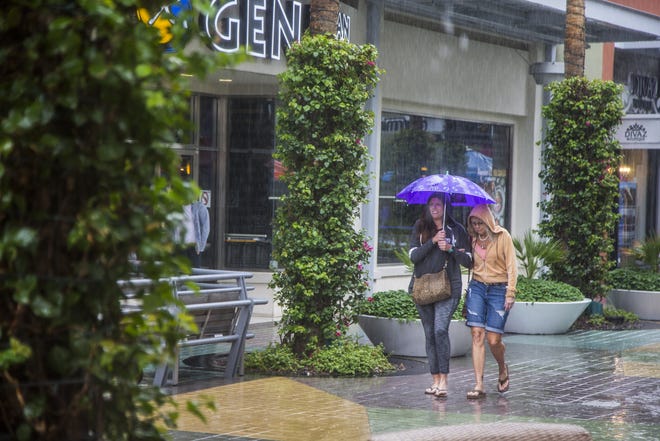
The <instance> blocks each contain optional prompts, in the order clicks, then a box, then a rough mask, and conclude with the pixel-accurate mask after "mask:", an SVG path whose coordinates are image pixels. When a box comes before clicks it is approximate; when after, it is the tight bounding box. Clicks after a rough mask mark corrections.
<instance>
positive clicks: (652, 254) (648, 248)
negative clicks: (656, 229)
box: [633, 234, 660, 273]
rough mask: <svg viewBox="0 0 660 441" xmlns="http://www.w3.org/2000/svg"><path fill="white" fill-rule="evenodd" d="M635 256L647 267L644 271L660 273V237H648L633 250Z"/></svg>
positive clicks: (653, 235) (654, 235)
mask: <svg viewBox="0 0 660 441" xmlns="http://www.w3.org/2000/svg"><path fill="white" fill-rule="evenodd" d="M633 255H634V256H635V259H637V260H639V261H641V262H643V264H644V265H646V268H644V269H647V270H649V271H652V272H655V273H658V272H660V266H659V263H660V237H659V236H657V235H656V234H652V235H650V236H648V237H647V238H646V239H645V240H644V242H642V243H641V244H640V245H639V246H637V247H635V248H633Z"/></svg>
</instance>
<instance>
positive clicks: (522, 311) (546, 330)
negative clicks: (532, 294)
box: [504, 298, 591, 334]
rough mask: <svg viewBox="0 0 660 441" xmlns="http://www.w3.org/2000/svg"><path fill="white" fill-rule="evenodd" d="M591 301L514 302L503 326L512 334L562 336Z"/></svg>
mask: <svg viewBox="0 0 660 441" xmlns="http://www.w3.org/2000/svg"><path fill="white" fill-rule="evenodd" d="M590 303H591V299H587V298H585V299H584V300H580V301H578V302H518V301H517V302H516V303H515V305H514V307H513V309H512V310H511V312H509V318H508V319H507V321H506V325H505V326H504V332H509V333H514V334H564V333H565V332H567V331H568V330H569V329H570V327H571V326H572V325H573V323H575V320H577V319H578V317H580V315H581V314H582V313H583V312H584V310H585V309H587V306H589V304H590Z"/></svg>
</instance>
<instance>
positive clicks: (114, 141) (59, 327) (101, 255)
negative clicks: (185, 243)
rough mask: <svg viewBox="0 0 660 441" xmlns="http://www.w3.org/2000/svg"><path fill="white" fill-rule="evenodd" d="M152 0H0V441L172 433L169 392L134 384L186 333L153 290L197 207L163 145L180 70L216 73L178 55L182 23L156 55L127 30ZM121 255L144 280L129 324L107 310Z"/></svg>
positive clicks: (148, 35)
mask: <svg viewBox="0 0 660 441" xmlns="http://www.w3.org/2000/svg"><path fill="white" fill-rule="evenodd" d="M156 3H158V4H159V5H160V4H164V3H165V2H162V3H159V2H153V1H149V2H143V1H135V0H121V1H71V0H48V1H46V0H30V1H27V2H26V1H22V0H4V1H3V2H2V13H1V15H0V41H2V49H1V50H0V90H2V91H3V93H2V94H0V278H1V279H2V281H1V282H0V299H1V301H0V378H2V380H0V438H2V439H12V440H18V441H23V440H30V441H36V440H38V441H60V440H83V439H85V440H150V441H153V440H159V439H165V438H166V437H167V434H166V433H165V432H166V430H167V429H168V428H173V427H176V418H177V413H178V411H177V408H176V406H163V405H164V404H166V403H169V404H174V403H173V400H172V398H171V395H168V394H166V393H165V391H162V390H161V389H159V388H156V387H153V386H147V385H141V384H138V381H136V379H137V378H139V376H140V375H141V372H142V370H143V368H145V367H147V366H154V365H159V364H162V363H164V362H167V361H170V362H171V361H172V360H173V358H174V356H175V353H176V342H177V340H178V339H179V338H180V337H181V336H182V333H183V332H186V331H189V330H190V329H189V328H190V324H191V321H190V319H189V317H188V319H187V320H186V319H185V318H183V317H178V316H177V314H176V313H175V311H174V310H173V309H172V308H166V307H165V306H168V305H171V304H172V303H173V302H175V298H174V297H173V294H172V289H171V287H170V286H169V285H168V284H167V283H158V280H159V279H161V278H163V277H168V276H171V275H173V274H180V273H181V272H182V271H186V270H188V271H189V266H190V264H189V262H187V260H186V259H183V258H182V257H178V256H177V255H176V253H175V245H174V243H173V240H172V239H173V237H172V231H174V229H175V227H176V226H177V225H176V224H177V222H176V221H175V217H174V216H172V214H173V213H177V212H180V211H181V210H182V207H183V205H184V204H186V203H189V202H190V201H191V200H193V199H194V198H195V197H196V193H195V191H194V189H193V186H191V185H189V184H187V183H184V182H183V181H182V180H181V179H180V178H179V174H178V163H179V158H178V155H177V153H176V151H175V150H174V149H172V148H170V147H169V146H170V145H171V144H172V143H174V142H176V141H177V140H178V138H179V137H180V136H181V135H182V134H184V133H188V132H189V131H190V130H191V127H190V125H189V122H188V116H187V115H188V113H189V93H188V92H186V90H189V85H188V79H187V78H186V77H183V76H182V74H184V73H186V74H194V76H195V77H196V79H199V81H200V82H201V81H203V78H204V76H205V73H207V72H214V71H216V70H217V69H219V68H221V67H226V66H225V65H226V63H222V64H218V60H219V58H223V57H222V56H218V57H216V56H213V55H212V54H210V53H205V52H203V51H184V47H183V44H184V40H186V41H188V40H189V39H190V38H194V39H195V40H197V41H198V43H197V44H202V43H201V42H199V39H198V38H197V37H202V33H201V32H200V31H201V30H200V29H199V27H198V26H196V20H193V19H192V18H193V17H192V15H187V13H185V12H182V13H183V14H184V16H180V17H179V19H180V21H179V23H181V22H182V21H183V20H185V19H188V20H189V23H191V27H190V28H189V31H190V34H187V35H186V37H185V39H184V38H183V37H184V36H183V35H181V34H182V32H183V31H184V29H183V26H174V27H173V28H172V31H173V32H175V34H176V35H175V38H174V39H173V41H172V42H171V45H172V48H173V49H176V51H175V52H173V53H169V52H165V51H164V47H163V45H161V44H159V42H158V41H159V35H158V33H159V31H158V29H157V28H156V27H149V26H146V25H142V24H140V23H139V22H137V20H135V14H136V8H138V7H140V6H148V5H155V4H156ZM192 3H193V5H195V8H196V9H197V7H198V6H202V3H203V2H201V1H199V0H194V1H193V2H192ZM207 5H208V2H207ZM159 7H160V6H159ZM156 10H157V9H156ZM191 14H192V13H191ZM165 15H167V16H168V17H171V15H169V14H167V13H166V14H165ZM202 38H203V37H202ZM232 59H233V56H232ZM157 171H158V172H159V173H160V175H157V173H156V172H157ZM165 176H169V177H170V178H169V179H167V178H165ZM131 255H135V256H137V257H138V258H139V259H140V260H141V261H142V262H143V266H142V267H141V269H142V272H143V274H144V276H145V277H147V278H149V279H151V280H153V281H155V282H156V283H155V285H154V287H153V289H150V290H149V293H148V295H146V292H145V290H144V289H139V290H137V292H136V293H135V296H136V297H135V298H136V299H137V300H144V301H143V302H142V305H143V312H144V314H123V313H122V308H121V301H122V300H124V298H125V295H124V293H123V292H122V290H121V289H120V288H119V286H118V285H117V281H118V280H121V279H127V278H129V277H131V275H132V274H133V271H134V265H132V264H131V262H129V256H131ZM194 408H195V405H194V403H189V409H191V410H193V411H194Z"/></svg>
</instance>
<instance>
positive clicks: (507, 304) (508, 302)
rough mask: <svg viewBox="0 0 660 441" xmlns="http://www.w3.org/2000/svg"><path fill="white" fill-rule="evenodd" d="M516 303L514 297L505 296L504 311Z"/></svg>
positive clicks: (509, 309)
mask: <svg viewBox="0 0 660 441" xmlns="http://www.w3.org/2000/svg"><path fill="white" fill-rule="evenodd" d="M515 303H516V299H514V298H513V297H507V298H506V300H505V301H504V310H505V311H511V308H513V305H514V304H515Z"/></svg>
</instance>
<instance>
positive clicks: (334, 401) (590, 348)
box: [166, 322, 660, 441]
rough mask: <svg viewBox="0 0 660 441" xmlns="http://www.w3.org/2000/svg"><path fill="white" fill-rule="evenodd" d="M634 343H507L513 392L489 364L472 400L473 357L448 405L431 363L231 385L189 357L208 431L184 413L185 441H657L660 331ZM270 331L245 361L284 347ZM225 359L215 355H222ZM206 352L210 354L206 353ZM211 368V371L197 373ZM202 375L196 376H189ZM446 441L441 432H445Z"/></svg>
mask: <svg viewBox="0 0 660 441" xmlns="http://www.w3.org/2000/svg"><path fill="white" fill-rule="evenodd" d="M644 328H645V329H638V330H627V331H574V332H570V333H568V334H563V335H545V336H542V335H515V334H509V335H505V337H504V342H505V344H506V345H507V362H508V365H509V373H510V378H511V387H510V390H509V392H507V393H504V394H499V393H498V392H497V391H496V384H497V365H496V363H495V361H494V360H493V358H492V356H491V355H490V354H489V353H488V354H487V360H486V372H485V377H484V380H485V384H486V386H487V391H486V392H487V396H486V398H485V399H483V400H478V401H472V400H467V399H466V397H465V394H466V392H467V391H468V390H469V389H471V387H472V386H473V384H474V379H473V374H472V361H471V358H470V355H469V354H468V356H465V357H455V358H452V359H451V363H450V370H451V372H450V375H449V396H448V397H447V398H444V399H441V398H435V397H432V396H428V395H425V394H424V389H425V388H426V387H428V386H429V385H430V380H431V377H430V375H429V374H428V370H427V367H426V360H425V359H423V358H417V359H406V358H403V359H395V360H393V361H395V362H396V363H397V364H401V365H402V366H403V367H405V370H402V371H399V372H398V373H396V374H394V375H389V376H384V377H372V378H317V377H290V378H285V377H264V376H254V375H245V376H243V377H239V378H237V379H235V380H225V379H224V378H223V377H222V372H221V371H220V370H218V369H217V366H216V364H217V363H216V362H214V361H213V360H216V359H217V357H213V356H208V355H203V353H206V354H212V353H214V352H217V350H214V348H213V347H207V348H203V347H202V348H195V350H196V351H197V352H196V353H187V354H186V353H183V354H182V359H186V360H187V362H188V365H186V364H183V363H182V365H181V372H180V384H179V385H178V386H175V387H169V388H167V389H166V390H167V391H168V392H170V393H171V394H172V395H173V397H174V399H175V400H176V401H177V402H179V403H185V402H186V401H187V400H191V399H193V400H212V401H214V402H215V405H216V409H215V410H213V411H205V414H206V417H207V423H203V422H202V421H200V420H199V419H198V418H196V417H194V416H191V415H187V414H186V413H185V412H182V415H181V417H180V419H179V425H178V430H176V431H172V432H171V435H172V438H173V439H174V440H176V441H193V440H216V441H217V440H222V441H229V440H236V441H239V440H240V441H250V440H252V441H254V440H264V441H298V440H301V441H302V440H314V441H321V440H350V441H352V440H368V439H370V437H371V436H372V435H373V434H382V433H388V432H395V431H400V430H406V429H416V428H425V427H431V426H436V427H439V428H441V426H446V425H457V424H469V423H487V422H509V423H511V422H536V423H564V424H575V425H578V426H581V427H583V428H585V429H587V430H588V431H589V432H590V433H591V436H592V438H593V439H594V440H602V441H605V440H608V441H609V440H630V441H637V440H639V441H642V440H644V441H648V440H660V323H657V322H650V323H647V324H646V326H644ZM275 329H276V328H274V327H273V325H272V323H259V324H253V325H251V330H252V332H254V333H255V334H256V337H255V338H254V339H252V340H249V341H248V344H247V350H248V351H250V350H255V349H259V348H262V347H265V346H266V345H267V344H268V342H270V341H274V340H276V330H275ZM216 349H217V348H216ZM200 351H202V352H200ZM200 360H206V362H200ZM191 364H192V365H193V367H190V366H189V365H191ZM439 430H440V429H439Z"/></svg>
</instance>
